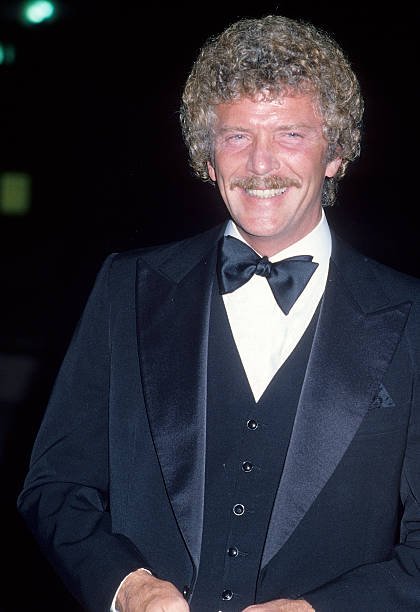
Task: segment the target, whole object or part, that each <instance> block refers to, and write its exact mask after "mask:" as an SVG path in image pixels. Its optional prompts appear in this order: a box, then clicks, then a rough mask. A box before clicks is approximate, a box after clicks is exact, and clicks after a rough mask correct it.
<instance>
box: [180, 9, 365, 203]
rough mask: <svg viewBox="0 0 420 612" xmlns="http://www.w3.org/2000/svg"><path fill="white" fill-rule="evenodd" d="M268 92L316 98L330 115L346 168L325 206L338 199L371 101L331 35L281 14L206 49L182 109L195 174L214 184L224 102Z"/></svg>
mask: <svg viewBox="0 0 420 612" xmlns="http://www.w3.org/2000/svg"><path fill="white" fill-rule="evenodd" d="M261 93H263V94H264V97H265V99H267V100H272V99H274V98H276V97H279V96H284V95H297V94H308V93H309V94H311V95H313V96H314V100H315V104H316V106H317V110H318V111H319V112H320V114H321V116H322V118H323V131H324V136H325V138H326V140H327V142H328V149H327V160H328V161H330V160H332V159H334V158H335V157H337V156H339V157H341V158H342V163H341V166H340V168H339V170H338V172H337V174H336V175H335V177H334V178H332V179H327V180H325V182H324V191H323V195H322V203H323V205H324V206H327V205H331V204H333V203H334V201H335V197H336V190H337V181H338V180H339V179H341V178H342V177H343V176H344V174H345V171H346V168H347V165H348V163H349V162H350V161H353V160H354V159H356V158H357V157H358V155H359V153H360V138H361V126H362V116H363V98H362V95H361V92H360V86H359V82H358V79H357V77H356V75H355V74H354V72H353V70H352V68H351V66H350V62H349V61H348V59H347V58H346V56H345V54H344V52H343V50H342V49H341V48H340V46H339V45H338V44H337V43H336V42H335V41H334V40H333V39H332V38H331V36H330V35H329V34H327V33H326V32H324V31H323V30H321V29H318V28H316V27H315V26H314V25H312V24H310V23H307V22H305V21H298V20H294V19H290V18H287V17H282V16H277V15H267V16H265V17H262V18H258V19H251V18H249V19H248V18H244V19H240V20H239V21H237V22H235V23H233V24H232V25H230V26H229V27H228V28H227V29H226V30H224V31H223V32H222V33H221V34H219V35H218V36H214V37H210V38H209V39H208V40H207V41H206V42H205V44H204V45H203V47H202V49H201V51H200V52H199V55H198V57H197V59H196V61H195V63H194V64H193V67H192V70H191V72H190V74H189V76H188V78H187V81H186V84H185V87H184V91H183V95H182V101H181V108H180V121H181V129H182V135H183V138H184V141H185V144H186V145H187V148H188V152H189V159H190V164H191V167H192V169H193V171H194V173H195V174H196V175H197V176H198V177H199V178H200V179H202V180H204V181H210V180H211V179H210V177H209V174H208V169H207V162H208V161H210V162H211V161H212V160H213V143H214V139H213V134H214V130H213V128H214V121H215V113H214V107H215V106H216V105H217V104H220V103H225V102H229V101H231V100H237V99H239V98H240V97H244V96H245V97H248V98H251V99H253V98H255V97H256V96H257V95H258V94H261Z"/></svg>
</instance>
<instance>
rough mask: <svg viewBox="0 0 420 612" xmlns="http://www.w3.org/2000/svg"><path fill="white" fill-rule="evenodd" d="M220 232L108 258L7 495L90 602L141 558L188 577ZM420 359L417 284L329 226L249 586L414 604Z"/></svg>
mask: <svg viewBox="0 0 420 612" xmlns="http://www.w3.org/2000/svg"><path fill="white" fill-rule="evenodd" d="M222 233H223V227H222V226H219V227H217V228H214V229H212V230H210V231H208V232H205V233H203V234H201V235H200V236H196V237H193V238H189V239H186V240H184V241H181V242H177V243H172V244H169V245H165V246H162V247H156V248H151V249H146V250H138V251H131V252H127V253H123V254H114V255H111V256H110V257H108V258H107V260H106V261H105V263H104V265H103V267H102V269H101V271H100V273H99V274H98V277H97V280H96V283H95V286H94V289H93V291H92V293H91V296H90V298H89V300H88V303H87V305H86V308H85V311H84V313H83V316H82V318H81V320H80V323H79V325H78V327H77V329H76V331H75V334H74V338H73V340H72V342H71V345H70V347H69V350H68V352H67V355H66V357H65V359H64V362H63V365H62V367H61V370H60V373H59V375H58V378H57V381H56V384H55V386H54V390H53V393H52V396H51V400H50V403H49V406H48V408H47V411H46V414H45V417H44V420H43V423H42V426H41V428H40V431H39V433H38V436H37V439H36V442H35V446H34V450H33V454H32V459H31V465H30V469H29V472H28V475H27V478H26V481H25V484H24V488H23V490H22V492H21V494H20V496H19V500H18V507H19V510H20V512H21V513H22V515H23V516H24V518H25V520H26V521H27V523H28V525H29V527H30V529H31V530H32V531H33V533H34V535H35V537H36V538H37V540H38V542H39V544H40V546H41V547H42V549H43V551H44V552H45V554H46V555H47V557H48V558H49V559H50V561H51V563H52V564H53V565H54V567H55V568H56V570H57V572H58V573H59V575H60V576H61V577H62V579H63V581H64V582H65V583H66V585H67V586H68V588H69V589H70V590H71V592H72V593H73V594H74V595H75V596H76V597H77V598H78V599H79V600H80V602H81V603H82V604H83V606H84V607H85V608H86V609H87V610H91V611H95V612H96V611H97V612H105V611H106V610H108V609H109V606H110V603H111V600H112V597H113V595H114V592H115V590H116V588H117V587H118V584H119V583H120V581H121V579H122V578H123V577H124V576H125V575H126V574H127V573H128V572H130V571H131V570H133V569H135V568H138V567H148V568H150V569H151V571H152V572H153V573H154V574H155V575H156V576H158V577H161V578H164V579H168V580H170V581H172V582H173V583H175V584H176V585H177V587H178V588H179V589H180V590H181V591H182V589H183V587H184V585H189V586H190V587H191V586H193V584H194V580H195V577H196V573H197V567H198V564H199V557H200V543H201V535H202V523H203V496H204V473H205V466H204V462H205V420H206V359H207V344H208V329H209V327H208V326H209V308H210V296H211V288H212V283H213V282H215V264H216V243H217V240H218V238H219V236H221V235H222ZM419 371H420V281H419V280H417V279H414V278H411V277H408V276H406V275H403V274H402V273H399V272H396V271H394V270H392V269H389V268H387V267H385V266H383V265H381V264H379V263H376V262H374V261H372V260H370V259H368V258H366V257H363V256H361V255H360V254H358V253H356V252H355V251H354V250H352V249H351V248H350V247H348V246H347V245H345V244H343V243H342V242H341V241H340V240H339V239H337V238H335V237H333V251H332V257H331V264H330V271H329V278H328V281H327V287H326V290H325V295H324V297H323V300H322V304H321V311H320V316H319V322H318V326H317V329H316V333H315V338H314V342H313V348H312V351H311V355H310V359H309V364H308V368H307V373H306V377H305V381H304V385H303V389H302V393H301V397H300V401H299V405H298V409H297V415H296V419H295V424H294V428H293V432H292V436H291V440H290V445H289V449H288V454H287V460H286V463H285V466H284V470H283V473H282V475H281V479H280V484H279V487H278V491H277V496H276V500H275V504H274V507H273V511H272V516H271V521H270V525H269V529H268V535H267V540H266V544H265V548H264V553H263V558H262V563H261V571H260V575H259V581H258V588H257V601H267V600H270V599H274V598H277V597H281V596H283V597H299V596H303V597H305V598H306V599H307V600H308V601H309V602H311V603H312V605H313V606H314V607H315V609H316V610H317V611H321V612H323V611H328V612H344V611H346V612H347V611H348V612H350V611H351V612H388V611H389V612H403V611H409V610H413V611H414V610H416V611H418V610H420V572H419V568H420V505H419V504H420V395H419V389H420V385H419V383H420V377H419ZM249 603H252V602H249ZM196 612H202V611H200V610H199V611H196Z"/></svg>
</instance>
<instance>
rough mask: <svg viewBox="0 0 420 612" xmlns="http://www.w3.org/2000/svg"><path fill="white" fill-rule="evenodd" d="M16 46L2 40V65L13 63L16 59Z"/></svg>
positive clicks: (0, 56)
mask: <svg viewBox="0 0 420 612" xmlns="http://www.w3.org/2000/svg"><path fill="white" fill-rule="evenodd" d="M15 55H16V54H15V48H14V47H13V45H6V44H4V43H2V42H0V66H1V65H2V64H13V62H14V61H15Z"/></svg>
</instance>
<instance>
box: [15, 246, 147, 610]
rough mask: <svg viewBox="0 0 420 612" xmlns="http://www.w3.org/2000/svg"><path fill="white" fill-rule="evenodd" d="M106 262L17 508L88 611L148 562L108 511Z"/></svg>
mask: <svg viewBox="0 0 420 612" xmlns="http://www.w3.org/2000/svg"><path fill="white" fill-rule="evenodd" d="M113 258H114V255H110V256H109V257H108V258H107V260H106V261H105V262H104V264H103V266H102V268H101V270H100V272H99V274H98V276H97V279H96V282H95V285H94V288H93V290H92V293H91V295H90V297H89V299H88V301H87V304H86V307H85V309H84V312H83V314H82V317H81V319H80V321H79V324H78V326H77V328H76V331H75V333H74V335H73V338H72V341H71V343H70V346H69V348H68V351H67V354H66V356H65V358H64V361H63V364H62V366H61V368H60V371H59V373H58V376H57V379H56V382H55V384H54V388H53V391H52V394H51V398H50V401H49V403H48V406H47V409H46V412H45V415H44V418H43V422H42V423H41V427H40V429H39V432H38V434H37V437H36V440H35V444H34V447H33V451H32V455H31V459H30V466H29V470H28V473H27V476H26V479H25V482H24V485H23V489H22V491H21V493H20V495H19V497H18V502H17V505H18V510H19V512H20V513H21V515H22V516H23V518H24V520H25V522H26V524H27V526H28V527H29V529H30V531H31V532H32V533H33V535H34V537H35V539H36V540H37V542H38V544H39V546H40V548H41V550H42V551H43V553H44V554H45V556H46V557H47V559H48V560H49V561H50V563H51V564H52V566H53V567H54V569H55V570H56V572H57V573H58V575H59V576H60V577H61V579H62V580H63V582H64V584H65V585H66V586H67V588H68V589H69V591H70V592H71V593H72V594H73V595H74V596H75V598H76V599H77V600H79V601H80V602H81V604H82V605H83V606H84V608H85V609H86V610H91V611H98V612H99V611H101V612H103V611H104V610H109V609H110V606H111V602H112V599H113V596H114V593H115V591H116V589H117V588H118V585H119V584H120V582H121V580H122V579H123V578H124V576H125V575H127V574H128V573H129V572H130V571H132V570H134V569H136V568H138V567H139V566H141V565H143V566H144V565H146V563H145V561H144V560H143V559H142V557H141V555H140V553H139V551H138V550H137V549H136V548H135V547H134V545H133V544H132V543H131V542H130V541H129V540H128V539H127V538H126V537H124V536H123V535H120V534H116V533H113V529H112V524H111V515H110V512H109V468H108V395H109V360H110V347H109V344H110V343H109V318H110V300H109V276H110V270H111V266H112V261H113Z"/></svg>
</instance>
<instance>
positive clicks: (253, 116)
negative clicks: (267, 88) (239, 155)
mask: <svg viewBox="0 0 420 612" xmlns="http://www.w3.org/2000/svg"><path fill="white" fill-rule="evenodd" d="M214 112H215V116H216V125H217V126H218V127H219V128H223V127H229V125H232V126H237V127H239V126H240V125H242V124H243V125H244V126H245V125H249V126H250V127H252V126H253V125H255V126H257V125H267V126H269V125H277V124H279V123H284V124H285V125H310V126H321V125H322V119H321V116H320V114H319V112H318V110H317V105H316V99H315V97H314V96H313V95H310V94H304V95H293V96H292V95H287V96H281V97H277V98H272V99H266V98H264V97H259V98H247V97H242V98H239V99H237V100H232V101H230V102H223V103H221V104H217V105H216V106H215V108H214Z"/></svg>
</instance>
